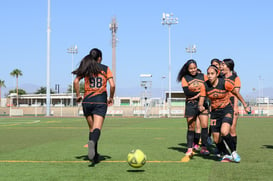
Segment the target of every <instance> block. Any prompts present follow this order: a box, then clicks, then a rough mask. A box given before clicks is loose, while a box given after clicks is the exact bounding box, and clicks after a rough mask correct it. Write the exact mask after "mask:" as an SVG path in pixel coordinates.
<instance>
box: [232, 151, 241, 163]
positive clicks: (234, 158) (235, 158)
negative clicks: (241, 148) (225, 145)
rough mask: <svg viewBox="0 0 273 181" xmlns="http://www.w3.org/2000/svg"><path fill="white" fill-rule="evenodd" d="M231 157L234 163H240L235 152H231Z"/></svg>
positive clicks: (238, 156) (239, 158)
mask: <svg viewBox="0 0 273 181" xmlns="http://www.w3.org/2000/svg"><path fill="white" fill-rule="evenodd" d="M231 155H232V158H233V161H234V162H236V163H239V162H240V161H241V157H240V155H239V154H238V153H237V152H236V151H234V152H232V154H231Z"/></svg>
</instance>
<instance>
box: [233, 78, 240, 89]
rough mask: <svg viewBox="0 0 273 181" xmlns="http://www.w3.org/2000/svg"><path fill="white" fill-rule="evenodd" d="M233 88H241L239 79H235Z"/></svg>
mask: <svg viewBox="0 0 273 181" xmlns="http://www.w3.org/2000/svg"><path fill="white" fill-rule="evenodd" d="M234 82H235V88H241V80H240V78H239V77H236V78H235V81H234Z"/></svg>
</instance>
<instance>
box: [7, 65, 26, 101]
mask: <svg viewBox="0 0 273 181" xmlns="http://www.w3.org/2000/svg"><path fill="white" fill-rule="evenodd" d="M10 75H11V76H13V77H16V90H17V92H16V93H17V106H19V97H18V95H19V94H18V78H19V76H22V75H23V73H22V71H21V70H19V69H14V70H13V71H12V72H11V73H10Z"/></svg>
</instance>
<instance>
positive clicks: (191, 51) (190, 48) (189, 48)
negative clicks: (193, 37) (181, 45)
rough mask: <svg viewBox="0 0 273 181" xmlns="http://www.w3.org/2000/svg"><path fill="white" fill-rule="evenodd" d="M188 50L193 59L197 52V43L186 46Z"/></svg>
mask: <svg viewBox="0 0 273 181" xmlns="http://www.w3.org/2000/svg"><path fill="white" fill-rule="evenodd" d="M186 52H187V53H190V54H191V59H192V54H193V53H196V45H192V46H189V47H187V48H186Z"/></svg>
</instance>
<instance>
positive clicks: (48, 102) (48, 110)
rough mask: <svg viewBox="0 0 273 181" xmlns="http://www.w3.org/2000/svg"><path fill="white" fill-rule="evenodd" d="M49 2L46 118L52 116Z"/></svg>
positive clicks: (48, 10) (48, 14)
mask: <svg viewBox="0 0 273 181" xmlns="http://www.w3.org/2000/svg"><path fill="white" fill-rule="evenodd" d="M47 2H48V8H47V65H46V75H47V76H46V116H50V0H48V1H47Z"/></svg>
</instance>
